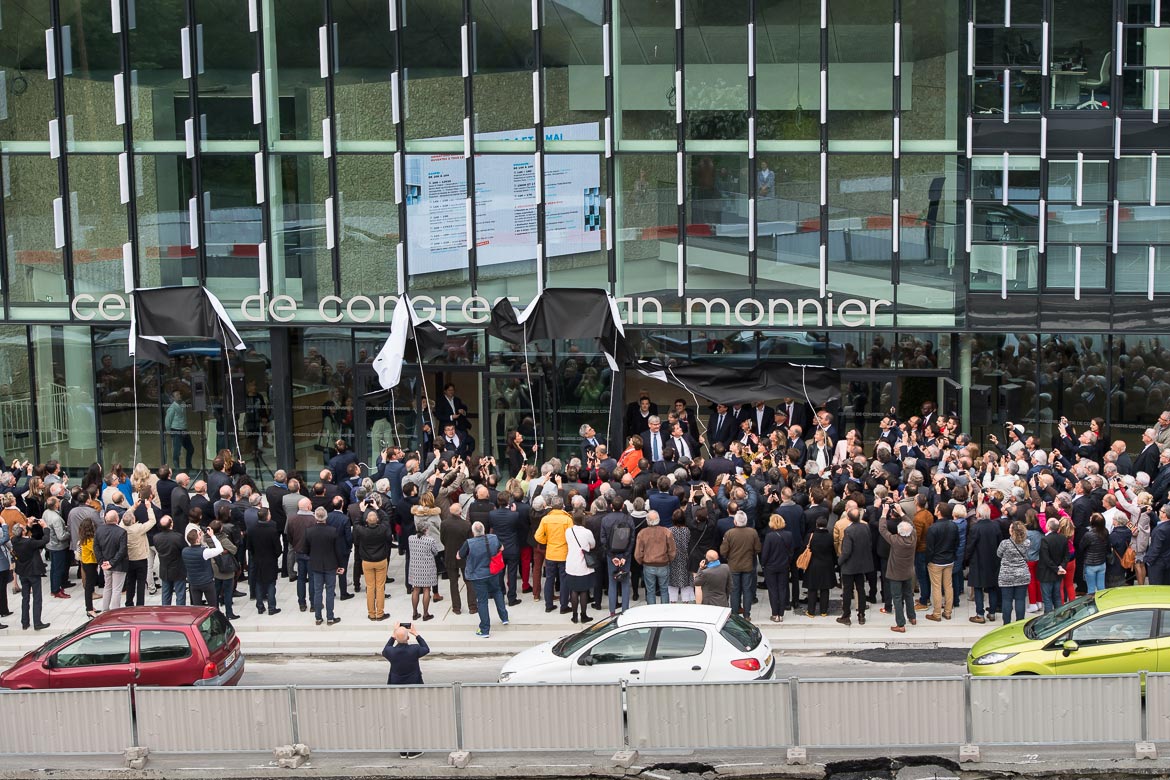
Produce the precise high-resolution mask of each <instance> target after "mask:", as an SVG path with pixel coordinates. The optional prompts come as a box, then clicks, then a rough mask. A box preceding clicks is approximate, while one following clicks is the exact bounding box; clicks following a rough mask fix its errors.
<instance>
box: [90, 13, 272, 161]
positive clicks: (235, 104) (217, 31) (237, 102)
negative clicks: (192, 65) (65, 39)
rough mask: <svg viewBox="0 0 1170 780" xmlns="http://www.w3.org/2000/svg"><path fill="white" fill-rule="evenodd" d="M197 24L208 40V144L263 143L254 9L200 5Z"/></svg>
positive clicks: (203, 76) (204, 109) (203, 91)
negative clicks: (251, 19) (255, 113)
mask: <svg viewBox="0 0 1170 780" xmlns="http://www.w3.org/2000/svg"><path fill="white" fill-rule="evenodd" d="M94 1H96V0H94ZM195 19H196V21H197V23H198V25H199V27H198V29H199V32H200V34H201V36H202V40H203V72H202V73H200V74H199V79H198V81H199V113H200V114H201V115H202V117H203V127H202V130H203V131H204V132H205V135H204V136H203V137H204V139H209V140H213V141H223V140H231V141H235V140H242V139H257V138H259V137H260V125H254V124H252V74H253V73H254V72H256V71H257V70H258V67H257V65H256V34H255V33H252V32H249V31H248V4H247V3H233V2H224V1H223V0H195ZM274 120H275V117H273V121H274Z"/></svg>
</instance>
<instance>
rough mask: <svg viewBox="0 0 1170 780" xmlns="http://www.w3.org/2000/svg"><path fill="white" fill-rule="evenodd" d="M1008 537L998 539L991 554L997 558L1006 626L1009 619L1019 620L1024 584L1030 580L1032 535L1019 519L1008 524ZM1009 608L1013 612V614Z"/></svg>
mask: <svg viewBox="0 0 1170 780" xmlns="http://www.w3.org/2000/svg"><path fill="white" fill-rule="evenodd" d="M1008 537H1009V538H1007V539H1004V540H1003V541H1001V542H1000V543H999V547H997V548H996V550H995V554H996V557H998V558H999V574H998V580H997V581H998V583H999V592H1000V603H1001V604H1002V610H1003V623H1004V625H1005V626H1006V625H1007V624H1008V623H1011V622H1012V621H1013V620H1023V619H1024V617H1025V615H1026V613H1025V609H1026V607H1025V604H1026V603H1027V601H1028V586H1029V585H1030V584H1031V582H1032V580H1033V574H1032V572H1033V570H1034V569H1035V567H1034V566H1032V565H1031V561H1030V560H1029V557H1028V556H1029V553H1030V552H1031V550H1032V539H1031V538H1030V536H1029V534H1028V528H1027V526H1025V525H1024V524H1023V523H1021V522H1020V521H1019V520H1016V521H1014V522H1013V523H1012V524H1011V525H1010V526H1009V527H1008ZM1013 612H1014V613H1015V616H1014V617H1013Z"/></svg>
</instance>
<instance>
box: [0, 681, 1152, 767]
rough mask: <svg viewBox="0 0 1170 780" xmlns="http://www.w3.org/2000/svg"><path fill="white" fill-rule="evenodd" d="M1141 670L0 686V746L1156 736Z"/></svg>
mask: <svg viewBox="0 0 1170 780" xmlns="http://www.w3.org/2000/svg"><path fill="white" fill-rule="evenodd" d="M1142 679H1143V677H1142V675H1139V674H1132V675H1107V676H1075V677H1006V678H1003V677H941V678H905V679H892V680H798V679H796V678H791V679H789V680H777V681H760V682H747V683H703V684H695V685H666V684H649V685H639V684H635V685H628V684H624V683H623V684H605V685H494V684H485V685H461V684H458V683H457V684H454V685H418V686H413V685H411V686H396V687H391V686H346V687H326V686H287V687H274V688H135V687H132V688H131V689H129V690H127V689H125V688H112V689H89V690H60V691H0V755H21V754H42V755H53V754H70V753H73V754H77V753H92V754H116V753H121V752H123V751H124V750H126V749H127V748H130V747H141V748H147V749H149V750H150V751H151V752H154V753H203V752H209V751H214V752H217V753H222V752H232V751H237V752H245V751H246V752H268V751H271V750H272V749H273V748H276V747H279V746H282V745H290V744H295V743H304V744H307V745H308V746H309V747H310V748H311V749H312V750H313V751H317V752H360V751H368V752H378V753H393V752H400V751H416V750H421V751H444V752H446V751H455V750H465V751H605V750H620V749H623V748H627V747H628V748H633V749H641V750H656V749H678V748H683V749H723V750H726V749H775V748H783V747H809V748H859V747H866V748H873V749H875V750H876V751H877V752H881V751H882V750H883V749H884V750H889V751H893V750H898V749H902V748H907V747H919V748H922V747H926V748H947V749H951V748H954V747H956V746H959V745H976V746H977V745H989V746H990V745H1064V744H1070V743H1093V744H1101V743H1115V744H1121V743H1130V744H1134V743H1139V742H1146V741H1153V742H1170V674H1150V675H1147V676H1146V677H1145V679H1146V695H1147V698H1146V705H1147V706H1146V708H1145V709H1143V707H1142V699H1141V684H1142ZM209 723H214V724H215V728H214V729H213V730H212V731H210V732H209V731H208V728H207V724H209ZM579 724H587V727H581V726H580V725H579ZM212 739H214V742H213V743H212V742H211V740H212Z"/></svg>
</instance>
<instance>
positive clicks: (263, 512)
mask: <svg viewBox="0 0 1170 780" xmlns="http://www.w3.org/2000/svg"><path fill="white" fill-rule="evenodd" d="M256 517H257V521H256V523H255V524H254V525H253V526H252V527H251V528H249V529H248V536H247V538H246V540H245V541H246V543H247V545H248V562H249V564H250V566H251V572H250V573H249V576H250V577H251V579H252V585H253V587H254V588H255V592H256V611H257V612H259V613H260V614H261V615H263V614H264V613H265V611H267V613H268V614H269V615H275V614H276V613H278V612H280V608H279V607H277V606H276V578H277V577H278V576H279V574H280V565H279V561H280V552H281V543H280V537H281V535H282V534H281V532H280V529H278V528H277V527H276V523H275V522H274V521H273V520H272V513H271V512H270V511H269V510H268V509H265V508H264V507H260V508H258V509H257V510H256ZM343 582H344V580H343ZM265 602H267V609H266V608H265Z"/></svg>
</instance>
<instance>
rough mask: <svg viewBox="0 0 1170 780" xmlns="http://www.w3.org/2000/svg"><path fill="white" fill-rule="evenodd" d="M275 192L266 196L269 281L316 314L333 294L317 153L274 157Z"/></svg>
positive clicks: (324, 188)
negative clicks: (269, 205)
mask: <svg viewBox="0 0 1170 780" xmlns="http://www.w3.org/2000/svg"><path fill="white" fill-rule="evenodd" d="M274 159H275V161H276V165H277V166H279V171H280V192H279V194H277V193H273V197H272V201H273V203H272V243H273V248H272V251H271V252H269V256H270V257H271V258H272V281H273V288H274V291H275V292H276V293H278V294H285V295H291V296H292V297H293V298H294V299H296V300H297V301H298V302H300V303H301V310H302V311H304V309H305V308H306V307H308V308H312V309H316V307H317V306H318V304H319V302H320V300H321V298H322V297H323V296H325V295H331V294H333V259H332V253H331V252H330V251H329V248H328V243H327V237H326V233H325V199H326V198H328V197H329V170H328V166H327V165H326V163H327V160H325V159H324V158H323V157H321V155H319V154H304V155H293V154H283V155H274Z"/></svg>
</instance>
